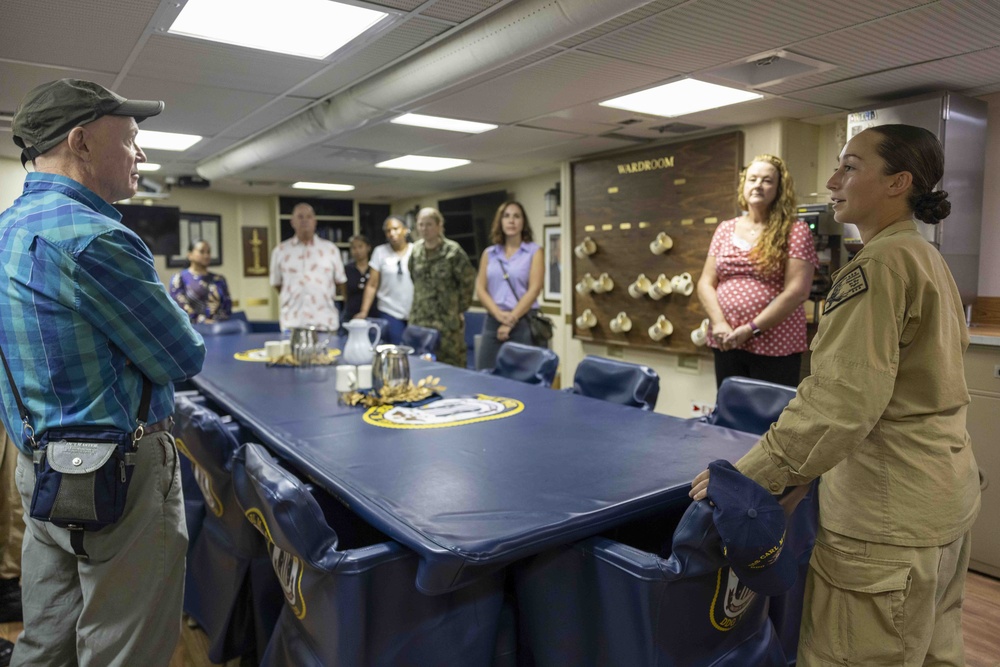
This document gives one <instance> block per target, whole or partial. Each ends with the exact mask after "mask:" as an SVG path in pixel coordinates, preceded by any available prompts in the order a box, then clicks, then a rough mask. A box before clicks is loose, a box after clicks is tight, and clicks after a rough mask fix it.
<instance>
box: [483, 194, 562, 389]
mask: <svg viewBox="0 0 1000 667" xmlns="http://www.w3.org/2000/svg"><path fill="white" fill-rule="evenodd" d="M490 237H491V239H492V241H493V243H494V244H495V245H491V246H490V247H488V248H487V249H486V250H484V251H483V256H482V258H481V259H480V260H479V275H478V276H477V277H476V296H477V297H478V298H479V302H480V303H482V304H483V307H485V308H486V321H485V322H484V323H483V336H482V339H481V341H480V345H479V353H478V354H477V355H476V368H477V369H480V370H481V369H484V368H493V367H494V366H495V365H496V360H497V351H498V350H499V349H500V345H502V344H503V343H504V342H506V341H508V340H513V341H517V342H518V343H524V344H526V345H534V344H535V342H534V341H533V340H532V339H531V328H530V327H529V326H528V321H527V319H526V318H525V315H527V314H528V313H529V312H530V311H531V310H533V309H535V308H538V302H537V299H538V295H539V294H540V293H541V291H542V281H543V280H544V277H545V260H544V259H543V257H542V252H541V250H542V249H541V247H540V246H539V245H538V244H537V243H534V242H532V240H531V239H532V233H531V225H530V224H529V223H528V215H527V214H526V213H525V212H524V207H523V206H521V204H520V203H518V202H516V201H508V202H504V203H503V204H501V205H500V208H498V209H497V214H496V216H495V217H494V218H493V227H492V228H491V230H490Z"/></svg>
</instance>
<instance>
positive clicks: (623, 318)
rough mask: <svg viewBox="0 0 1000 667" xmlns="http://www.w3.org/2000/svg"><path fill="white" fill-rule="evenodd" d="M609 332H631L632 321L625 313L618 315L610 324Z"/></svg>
mask: <svg viewBox="0 0 1000 667" xmlns="http://www.w3.org/2000/svg"><path fill="white" fill-rule="evenodd" d="M610 327H611V330H612V331H613V332H615V333H628V332H629V331H631V330H632V320H631V319H629V316H628V315H626V314H625V311H624V310H623V311H622V312H620V313H618V314H617V315H616V316H615V318H614V319H613V320H611V324H610Z"/></svg>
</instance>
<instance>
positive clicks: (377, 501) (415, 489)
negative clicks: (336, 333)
mask: <svg viewBox="0 0 1000 667" xmlns="http://www.w3.org/2000/svg"><path fill="white" fill-rule="evenodd" d="M274 337H275V334H246V335H240V334H237V335H225V336H211V337H209V336H206V340H205V343H206V347H207V357H206V360H205V365H204V368H203V370H202V372H201V373H200V374H199V375H198V376H196V377H195V378H194V379H193V383H194V384H195V386H196V387H197V388H198V389H199V390H200V391H201V392H202V393H204V394H205V395H207V396H208V397H210V398H211V399H212V400H214V401H215V402H216V403H217V404H218V405H219V406H220V407H221V408H222V409H224V410H225V411H226V412H228V413H229V414H230V415H232V416H233V418H234V419H236V420H238V421H239V422H240V423H241V424H242V425H243V426H244V428H246V429H248V430H249V431H250V432H251V433H252V434H253V435H254V436H255V437H256V438H258V439H259V441H260V442H261V443H262V444H264V445H265V446H267V447H268V448H269V449H271V450H272V451H273V452H274V453H275V454H276V455H278V456H279V457H280V458H282V459H285V460H286V461H288V462H290V463H291V464H292V465H294V466H295V467H296V468H297V469H298V470H299V471H300V472H302V473H304V474H306V475H308V476H309V477H310V478H311V479H312V480H313V481H314V482H315V483H316V484H318V485H319V486H320V487H322V488H323V489H324V490H326V491H327V492H329V493H331V494H333V495H335V496H336V497H337V498H339V499H340V500H341V501H342V502H344V503H346V504H347V505H348V506H349V507H350V508H351V509H352V510H353V511H354V512H355V513H357V514H358V515H359V516H361V517H362V518H363V519H365V520H366V521H367V522H369V523H370V524H372V525H373V526H375V527H376V528H378V529H379V530H381V531H382V532H383V533H385V534H386V535H388V536H389V537H391V538H392V539H394V540H397V541H398V542H400V543H402V544H404V545H406V546H407V547H409V548H410V549H412V550H413V551H415V552H416V553H417V554H418V556H419V557H420V564H419V567H418V570H417V580H416V586H417V587H418V589H420V590H421V591H422V592H424V593H427V594H439V593H445V592H448V591H452V590H455V589H457V588H460V587H462V586H463V585H465V584H468V583H470V582H471V581H473V580H475V579H476V578H477V577H479V576H482V575H484V574H487V573H489V572H493V571H496V570H498V569H500V568H502V567H504V566H505V565H508V564H510V563H512V562H514V561H516V560H518V559H521V558H524V557H526V556H531V555H534V554H537V553H540V552H543V551H545V550H547V549H550V548H552V547H555V546H558V545H561V544H566V543H570V542H574V541H576V540H579V539H582V538H585V537H588V536H591V535H595V534H597V533H600V532H602V531H604V530H606V529H608V528H611V527H613V526H616V525H620V524H623V523H626V522H628V521H630V520H632V519H637V518H640V517H644V516H648V515H651V514H654V513H656V512H658V511H662V510H664V509H666V508H669V507H671V506H676V505H677V504H678V503H683V502H685V499H686V496H687V493H688V490H689V488H690V482H691V479H692V478H693V477H694V476H695V475H696V474H697V473H698V472H700V471H701V470H703V469H704V468H705V467H706V465H707V464H708V463H709V462H711V461H713V460H715V459H728V460H730V461H735V460H736V459H738V458H739V457H740V456H742V455H743V454H744V453H745V452H746V451H747V450H748V449H749V448H750V447H751V446H752V445H753V444H754V442H755V441H756V438H755V437H754V436H751V435H748V434H745V433H740V432H738V431H732V430H729V429H725V428H720V427H716V426H710V425H707V424H702V423H699V422H697V421H695V420H685V419H677V418H675V417H669V416H666V415H661V414H656V413H652V412H643V411H641V410H638V409H636V408H633V407H626V406H621V405H616V404H612V403H607V402H605V401H600V400H597V399H593V398H588V397H584V396H577V395H574V394H570V393H566V392H562V391H555V390H552V389H547V388H542V387H538V386H532V385H526V384H523V383H520V382H515V381H512V380H508V379H505V378H502V377H497V376H493V375H489V374H484V373H476V372H473V371H469V370H466V369H459V368H454V367H451V366H447V365H444V364H439V363H436V362H428V361H423V360H419V359H416V358H411V376H412V378H413V379H414V381H416V380H417V379H419V378H422V377H424V376H427V375H434V376H435V377H439V378H440V382H441V384H442V385H444V386H445V387H446V389H445V390H444V391H443V392H442V393H443V396H444V397H445V398H450V397H457V396H475V395H485V396H489V397H499V398H504V399H513V400H512V401H508V403H509V404H512V405H513V404H514V403H517V404H523V408H520V409H512V410H510V411H509V414H508V415H505V416H503V417H502V418H493V419H488V420H485V421H478V422H474V423H465V424H461V425H455V426H448V427H442V428H426V427H424V428H412V429H407V428H402V429H401V428H384V427H382V426H379V425H376V424H374V423H371V421H372V420H370V419H369V420H366V419H364V418H363V415H364V414H365V412H366V409H365V408H363V407H361V406H349V405H346V404H343V403H342V402H340V401H339V398H338V394H337V392H336V390H335V386H334V384H335V368H334V367H333V366H328V367H318V368H315V367H314V368H309V369H300V368H291V367H277V366H273V367H272V366H268V365H267V364H265V363H260V362H253V361H245V360H240V359H237V358H236V355H237V354H238V353H243V352H246V351H248V350H253V349H260V348H263V347H264V341H266V340H269V339H273V338H274ZM660 391H661V394H663V393H669V392H670V391H671V388H670V387H669V386H662V387H661V390H660ZM429 405H433V403H432V404H429ZM334 528H336V526H334Z"/></svg>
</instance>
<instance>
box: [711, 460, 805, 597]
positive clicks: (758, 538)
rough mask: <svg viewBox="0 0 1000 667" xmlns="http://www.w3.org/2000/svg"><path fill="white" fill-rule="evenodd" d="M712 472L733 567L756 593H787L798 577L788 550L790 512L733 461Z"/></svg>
mask: <svg viewBox="0 0 1000 667" xmlns="http://www.w3.org/2000/svg"><path fill="white" fill-rule="evenodd" d="M708 471H709V478H708V494H707V495H708V498H709V499H710V500H711V501H712V502H713V503H714V504H715V508H714V509H713V512H712V516H713V520H714V521H715V528H716V530H718V531H719V536H720V537H721V538H722V546H723V549H724V550H725V554H726V560H728V561H729V566H730V567H731V568H732V569H733V572H735V573H736V576H738V577H739V578H740V581H741V582H742V583H743V584H744V585H745V586H746V587H747V588H749V589H750V590H752V591H754V592H756V593H760V594H761V595H781V594H782V593H784V592H785V591H787V590H788V589H789V588H791V587H792V585H793V584H794V583H795V579H796V577H797V576H798V564H797V563H796V562H795V558H793V557H792V554H791V551H790V550H786V549H784V545H785V510H784V509H783V508H782V507H781V505H780V504H778V501H777V499H775V497H774V496H772V495H771V494H770V493H768V491H767V489H765V488H764V487H763V486H761V485H760V484H758V483H757V482H755V481H753V480H752V479H750V478H749V477H746V476H745V475H743V474H742V473H741V472H740V471H739V470H737V469H736V468H734V467H733V464H731V463H730V462H729V461H725V460H722V459H720V460H718V461H713V462H712V463H710V464H708Z"/></svg>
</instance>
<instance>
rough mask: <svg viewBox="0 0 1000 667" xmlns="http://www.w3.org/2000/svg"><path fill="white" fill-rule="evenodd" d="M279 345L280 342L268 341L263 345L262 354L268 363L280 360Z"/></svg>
mask: <svg viewBox="0 0 1000 667" xmlns="http://www.w3.org/2000/svg"><path fill="white" fill-rule="evenodd" d="M281 343H282V341H280V340H269V341H267V342H266V343H264V352H265V354H266V355H267V360H268V361H277V360H278V359H280V358H281Z"/></svg>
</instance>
